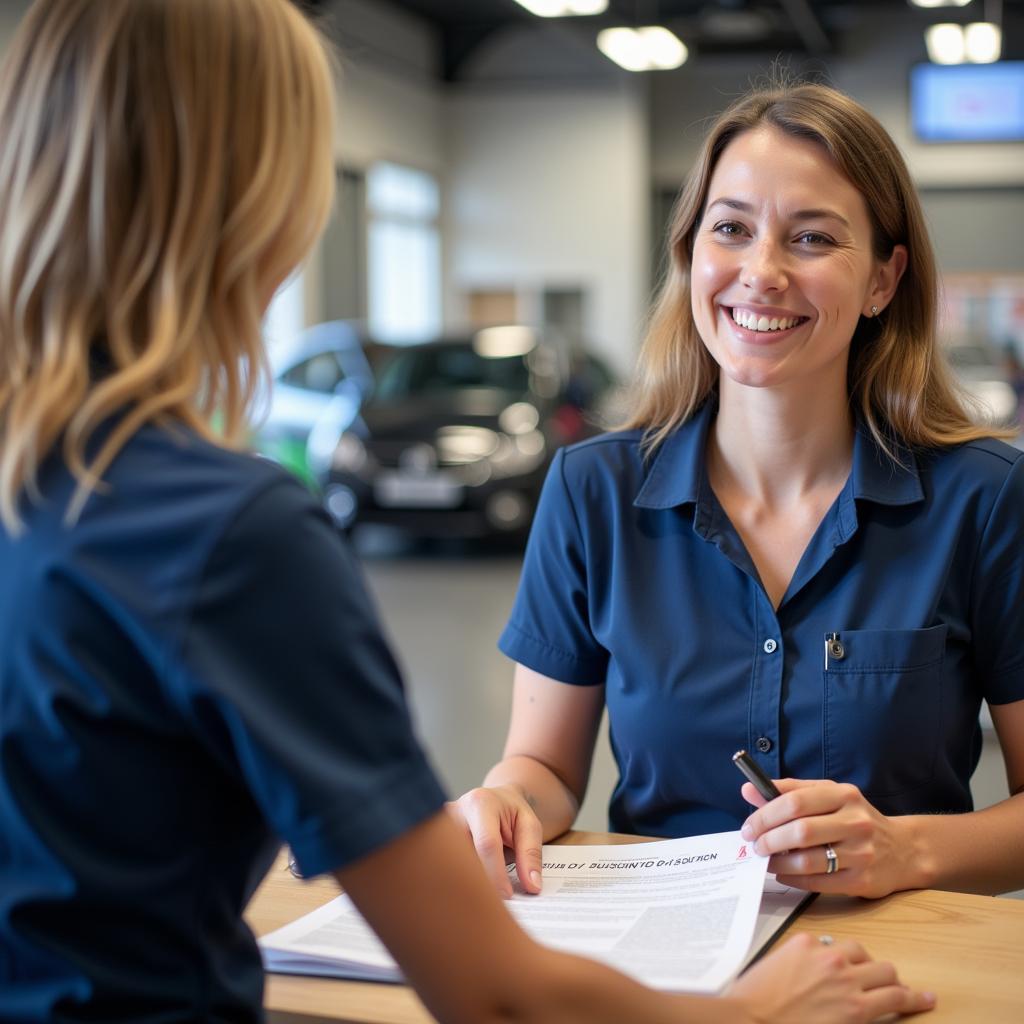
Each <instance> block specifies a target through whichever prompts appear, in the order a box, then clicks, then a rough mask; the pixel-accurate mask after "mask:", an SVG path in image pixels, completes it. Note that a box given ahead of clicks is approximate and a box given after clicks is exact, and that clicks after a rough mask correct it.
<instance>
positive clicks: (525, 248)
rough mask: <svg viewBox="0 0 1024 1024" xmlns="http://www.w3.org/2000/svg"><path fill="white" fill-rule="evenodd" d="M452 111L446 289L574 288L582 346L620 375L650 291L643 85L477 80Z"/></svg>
mask: <svg viewBox="0 0 1024 1024" xmlns="http://www.w3.org/2000/svg"><path fill="white" fill-rule="evenodd" d="M450 118H451V121H450V128H451V150H450V156H451V164H450V167H451V172H450V186H451V188H450V208H449V218H448V242H449V246H450V253H451V265H450V286H451V288H452V290H453V291H454V292H462V293H464V292H465V290H467V289H473V288H488V287H493V288H506V287H511V288H517V289H527V290H529V289H540V288H542V287H544V286H547V287H551V288H558V287H564V288H570V287H581V288H583V289H585V290H586V292H587V296H588V301H587V304H586V307H585V310H584V329H585V332H586V335H587V338H586V343H587V345H588V347H590V348H592V349H593V350H594V351H596V352H599V353H601V354H603V355H605V356H606V357H607V358H608V359H609V361H610V362H611V363H612V364H613V365H615V366H616V367H618V368H619V369H620V370H622V371H626V370H628V368H629V367H630V366H631V364H632V359H633V356H634V354H635V351H636V346H637V338H638V325H639V323H640V320H641V318H642V316H643V314H644V311H645V307H646V303H647V298H648V292H647V289H648V263H649V260H648V233H649V229H648V220H649V194H650V189H649V165H648V159H647V154H648V139H647V124H648V118H647V106H646V96H645V94H644V92H643V91H642V90H641V89H638V88H636V87H635V86H633V84H632V83H627V82H621V83H620V82H612V83H611V84H607V85H605V84H602V85H594V86H591V87H589V88H582V89H581V88H579V87H572V86H568V85H563V86H561V87H558V88H555V87H545V88H538V87H537V86H487V87H477V88H476V89H472V90H469V89H464V90H461V91H460V92H459V93H457V94H456V95H455V96H454V97H453V98H452V101H451V108H450ZM453 306H455V307H456V308H457V303H455V301H454V300H453Z"/></svg>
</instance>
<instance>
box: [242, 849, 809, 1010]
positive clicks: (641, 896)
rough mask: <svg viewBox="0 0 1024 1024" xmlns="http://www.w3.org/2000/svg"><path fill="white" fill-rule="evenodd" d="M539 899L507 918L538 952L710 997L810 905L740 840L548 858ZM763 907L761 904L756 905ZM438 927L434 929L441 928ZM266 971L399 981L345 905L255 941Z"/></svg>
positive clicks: (557, 853) (337, 902)
mask: <svg viewBox="0 0 1024 1024" xmlns="http://www.w3.org/2000/svg"><path fill="white" fill-rule="evenodd" d="M543 861H544V872H543V877H544V883H543V891H542V892H541V893H540V894H539V895H536V896H531V895H527V894H526V893H525V892H523V891H522V889H521V888H520V887H519V886H518V882H517V881H516V879H515V874H514V868H512V867H511V866H510V868H509V871H510V874H512V876H513V882H514V886H515V889H516V891H515V894H514V895H513V897H512V899H511V900H509V901H508V903H507V906H508V908H509V910H510V911H511V913H512V914H513V916H515V918H516V919H517V920H518V921H519V924H520V925H521V926H522V927H523V928H524V929H525V930H526V931H527V932H528V933H529V934H530V935H532V936H533V938H535V939H536V940H537V941H538V942H540V943H542V944H543V945H546V946H550V947H552V948H555V949H560V950H564V951H566V952H571V953H577V954H579V955H581V956H587V957H591V958H592V959H595V960H600V961H602V962H604V963H606V964H608V965H610V966H612V967H615V968H616V969H618V970H620V971H622V972H623V973H625V974H628V975H630V976H632V977H633V978H636V979H637V980H638V981H641V982H643V983H644V984H646V985H650V986H652V987H654V988H660V989H666V990H671V991H688V992H717V991H719V990H720V989H721V988H722V987H723V986H724V985H726V984H727V983H728V982H729V981H730V980H731V979H732V978H733V977H735V976H736V975H737V974H738V973H739V972H740V970H741V969H742V968H743V967H745V966H746V965H747V964H748V963H749V962H751V961H752V960H753V959H755V958H756V957H757V955H758V954H759V953H760V951H761V950H762V949H763V948H765V947H766V946H767V945H768V944H770V942H771V941H772V940H773V938H774V937H775V935H776V934H777V933H778V932H779V931H780V930H781V929H782V928H783V927H784V926H785V924H787V923H788V921H789V919H790V918H791V917H792V916H793V914H794V913H795V912H796V911H797V909H798V908H799V907H800V906H801V905H802V904H803V902H804V900H805V899H806V898H807V894H806V893H803V892H801V891H799V890H795V889H789V888H788V887H786V886H780V885H778V883H776V882H775V880H774V879H773V878H772V877H771V876H769V875H768V874H767V867H768V858H767V857H759V856H758V855H757V854H755V853H754V852H753V849H752V848H751V846H750V845H749V844H748V843H747V842H746V840H744V839H743V838H742V837H741V836H740V834H739V832H723V833H720V834H717V835H708V836H695V837H691V838H686V839H670V840H662V841H658V842H653V843H633V844H629V845H625V846H545V847H544V850H543ZM762 896H763V897H764V898H763V899H762ZM438 926H439V927H443V926H444V925H443V922H438ZM260 946H261V949H262V952H263V958H264V963H265V965H266V967H267V969H268V970H270V971H277V972H281V973H293V974H324V975H328V976H332V977H345V978H358V979H362V980H378V981H401V980H402V975H401V972H400V970H399V969H398V967H397V965H396V964H395V962H394V960H392V958H391V956H390V955H389V954H388V952H387V950H386V949H385V948H384V946H383V945H382V944H381V943H380V942H379V940H378V939H377V938H376V936H375V935H374V934H373V932H372V931H371V930H370V928H369V926H368V925H367V924H366V922H365V921H364V920H363V919H362V917H361V916H360V915H359V913H358V911H357V910H356V909H355V907H354V906H353V904H352V902H351V900H349V898H348V897H347V896H344V895H342V896H339V897H337V898H336V899H334V900H332V901H331V902H330V903H327V904H325V905H324V906H323V907H320V908H319V909H318V910H315V911H313V912H312V913H310V914H307V915H305V916H304V917H302V918H300V919H299V920H297V921H294V922H293V923H292V924H289V925H286V926H285V927H284V928H280V929H278V930H277V931H276V932H273V933H271V934H270V935H266V936H264V937H263V938H262V939H261V940H260Z"/></svg>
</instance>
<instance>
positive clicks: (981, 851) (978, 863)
mask: <svg viewBox="0 0 1024 1024" xmlns="http://www.w3.org/2000/svg"><path fill="white" fill-rule="evenodd" d="M892 820H893V821H895V822H897V823H898V826H899V828H900V830H901V831H902V832H903V833H904V835H905V837H906V840H905V843H904V844H903V847H904V850H905V851H906V854H905V868H904V871H905V876H906V881H907V884H906V885H903V886H900V888H908V889H909V888H915V889H917V888H920V889H950V890H955V891H959V892H976V893H986V894H992V893H1000V892H1009V891H1011V890H1013V889H1024V858H1022V857H1021V845H1022V843H1024V793H1018V794H1017V795H1016V796H1011V797H1010V798H1009V799H1007V800H1003V801H1002V802H1001V803H998V804H995V805H993V806H992V807H987V808H985V810H983V811H974V812H972V813H970V814H934V815H909V816H907V817H904V818H895V819H892Z"/></svg>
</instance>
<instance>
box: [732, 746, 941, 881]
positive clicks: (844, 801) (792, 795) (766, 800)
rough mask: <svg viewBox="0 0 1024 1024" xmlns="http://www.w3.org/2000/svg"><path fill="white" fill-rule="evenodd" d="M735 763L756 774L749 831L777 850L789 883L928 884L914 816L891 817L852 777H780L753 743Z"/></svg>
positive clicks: (760, 845) (758, 842) (773, 867)
mask: <svg viewBox="0 0 1024 1024" xmlns="http://www.w3.org/2000/svg"><path fill="white" fill-rule="evenodd" d="M733 763H734V764H735V765H736V767H737V768H738V769H739V770H740V771H741V772H743V774H744V775H745V776H746V777H747V779H748V780H749V783H748V784H745V785H744V786H743V797H744V799H745V800H747V801H748V802H749V803H752V804H755V805H756V806H757V808H758V809H757V810H755V811H754V812H753V813H752V814H751V815H750V817H748V818H747V820H746V821H745V822H744V824H743V827H742V829H741V833H742V835H743V837H744V839H748V840H751V841H753V842H754V849H755V850H756V851H757V852H758V853H761V854H770V855H771V860H770V861H769V864H768V870H769V871H771V872H773V873H774V874H775V875H776V876H777V877H778V879H779V881H780V882H781V883H782V884H783V885H791V886H793V887H794V888H798V889H806V890H808V891H811V892H836V893H844V894H846V895H850V896H867V897H878V896H886V895H888V894H889V893H891V892H894V891H896V890H897V889H909V888H918V887H921V886H926V885H927V879H925V878H923V877H921V873H920V865H919V864H917V863H915V862H914V860H913V859H912V857H913V855H912V851H913V849H914V843H913V840H912V838H911V837H910V835H909V831H910V829H911V828H912V819H910V818H887V817H886V816H885V815H883V814H881V813H879V812H878V811H877V810H876V809H875V808H874V807H873V806H872V805H871V804H870V803H869V802H868V800H867V799H866V798H865V797H864V795H863V794H862V793H861V791H860V790H859V789H858V788H857V787H856V786H853V785H850V784H847V783H837V782H832V781H830V780H828V779H816V780H810V779H779V780H776V781H774V782H773V781H772V779H770V778H769V777H768V775H767V774H766V773H765V772H764V770H763V769H762V768H761V766H760V765H759V764H757V762H756V761H754V759H753V758H752V757H751V756H750V755H749V754H748V753H747V752H746V751H745V750H740V751H737V753H736V754H735V755H734V756H733Z"/></svg>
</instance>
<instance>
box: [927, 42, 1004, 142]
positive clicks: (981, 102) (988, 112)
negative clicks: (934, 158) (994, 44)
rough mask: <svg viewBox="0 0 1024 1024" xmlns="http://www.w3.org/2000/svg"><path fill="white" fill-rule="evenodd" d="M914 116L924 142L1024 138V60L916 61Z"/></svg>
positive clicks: (989, 140)
mask: <svg viewBox="0 0 1024 1024" xmlns="http://www.w3.org/2000/svg"><path fill="white" fill-rule="evenodd" d="M910 120H911V126H912V128H913V132H914V135H915V136H916V137H917V138H918V139H920V140H921V141H922V142H1018V141H1024V61H1021V60H1005V61H999V62H997V63H995V64H949V65H945V64H916V65H914V67H913V68H911V70H910Z"/></svg>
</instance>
